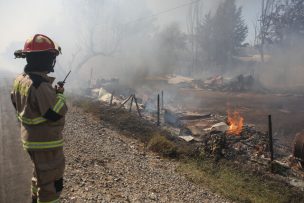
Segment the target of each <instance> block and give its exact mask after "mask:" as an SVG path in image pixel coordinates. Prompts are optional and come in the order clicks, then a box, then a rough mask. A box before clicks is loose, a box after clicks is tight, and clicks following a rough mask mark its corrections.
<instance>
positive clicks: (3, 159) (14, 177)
mask: <svg viewBox="0 0 304 203" xmlns="http://www.w3.org/2000/svg"><path fill="white" fill-rule="evenodd" d="M0 83H1V84H0V180H1V184H0V202H1V203H10V202H28V200H29V199H30V176H31V165H30V160H29V158H28V156H27V154H26V153H25V151H24V150H23V148H22V146H21V142H20V132H19V127H18V123H17V120H16V116H15V111H14V109H13V107H12V105H11V103H10V96H9V86H8V85H7V83H4V82H3V80H2V81H1V82H0Z"/></svg>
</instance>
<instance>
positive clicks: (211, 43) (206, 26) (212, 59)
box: [198, 0, 248, 69]
mask: <svg viewBox="0 0 304 203" xmlns="http://www.w3.org/2000/svg"><path fill="white" fill-rule="evenodd" d="M247 33H248V27H247V25H245V22H244V20H243V18H242V7H237V6H236V4H235V0H225V1H224V2H222V3H221V4H219V6H218V8H217V10H216V13H215V14H214V15H211V13H209V14H207V15H206V16H205V19H204V21H203V23H202V26H201V28H200V29H199V33H198V34H199V36H200V44H201V47H202V50H203V53H207V57H206V58H207V59H208V62H209V63H211V64H212V63H214V64H215V65H216V66H217V67H218V68H221V69H223V68H224V67H225V66H227V64H228V65H229V64H230V65H231V61H232V58H233V56H237V55H238V54H239V50H240V47H242V43H243V42H244V40H245V39H246V37H247Z"/></svg>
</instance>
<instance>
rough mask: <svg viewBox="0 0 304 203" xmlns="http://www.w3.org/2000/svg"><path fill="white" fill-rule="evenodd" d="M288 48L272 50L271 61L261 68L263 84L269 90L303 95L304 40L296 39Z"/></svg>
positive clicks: (260, 73) (274, 48)
mask: <svg viewBox="0 0 304 203" xmlns="http://www.w3.org/2000/svg"><path fill="white" fill-rule="evenodd" d="M293 40H294V42H295V43H294V44H293V45H291V46H288V47H281V46H280V47H278V46H274V47H272V48H271V53H272V55H271V56H270V60H269V61H268V62H267V63H265V64H264V65H263V66H262V67H260V68H259V71H258V73H259V75H260V78H261V80H262V82H263V83H264V84H265V85H267V86H268V87H269V88H272V89H278V90H286V91H296V92H301V93H303V92H304V91H303V87H304V82H303V81H304V52H303V45H304V40H303V38H301V37H294V38H293Z"/></svg>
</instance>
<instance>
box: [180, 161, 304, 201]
mask: <svg viewBox="0 0 304 203" xmlns="http://www.w3.org/2000/svg"><path fill="white" fill-rule="evenodd" d="M178 171H180V172H181V173H183V174H186V177H187V178H189V179H190V180H191V181H193V182H195V183H197V184H202V185H204V186H206V187H208V188H210V189H211V190H213V191H214V192H215V193H219V194H221V195H222V196H224V197H227V198H229V199H231V200H233V201H237V202H258V203H259V202H261V203H264V202H267V203H268V202H304V196H303V194H302V193H301V192H300V191H298V190H296V189H295V188H292V187H291V186H289V185H287V184H285V183H282V182H279V181H275V180H270V179H269V178H265V177H261V176H258V175H256V174H253V173H249V172H244V171H243V170H242V169H241V168H237V167H235V166H231V165H229V164H227V163H225V161H220V162H218V163H215V162H214V161H211V160H204V161H199V162H198V161H196V160H192V161H183V162H181V164H180V166H179V168H178Z"/></svg>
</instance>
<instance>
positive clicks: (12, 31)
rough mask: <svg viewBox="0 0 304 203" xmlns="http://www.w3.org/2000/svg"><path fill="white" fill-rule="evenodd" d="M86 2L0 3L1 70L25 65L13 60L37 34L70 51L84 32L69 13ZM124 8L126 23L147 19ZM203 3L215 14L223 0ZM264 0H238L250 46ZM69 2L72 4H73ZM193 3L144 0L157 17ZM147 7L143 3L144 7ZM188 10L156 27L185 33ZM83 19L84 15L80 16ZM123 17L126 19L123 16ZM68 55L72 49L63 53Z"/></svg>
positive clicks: (35, 0)
mask: <svg viewBox="0 0 304 203" xmlns="http://www.w3.org/2000/svg"><path fill="white" fill-rule="evenodd" d="M81 1H85V0H75V1H67V0H43V1H41V0H27V1H19V0H10V1H6V0H0V26H1V28H2V29H1V33H0V69H1V68H5V67H6V68H11V67H12V68H14V67H16V66H20V65H21V64H23V62H20V60H11V59H13V51H14V50H15V49H17V48H19V49H21V48H22V46H23V44H24V42H25V40H26V39H27V38H28V37H29V36H32V35H34V34H35V33H44V34H46V35H48V36H49V37H51V38H53V39H55V40H56V41H57V42H59V43H60V45H61V46H62V47H68V44H69V43H70V44H72V43H73V40H75V38H74V37H75V32H82V31H81V27H79V29H78V30H76V31H75V29H74V28H73V27H77V26H78V21H79V20H80V19H79V18H78V19H77V18H73V17H71V16H70V15H69V14H68V13H67V12H66V9H67V8H69V9H70V10H73V9H74V10H75V12H76V14H77V12H78V11H77V10H76V9H77V6H75V5H73V4H74V2H81ZM118 1H120V2H123V3H124V5H127V3H129V5H128V6H129V7H130V12H129V13H124V14H123V15H128V16H125V19H128V20H129V19H138V18H144V17H146V16H145V13H140V14H139V15H138V16H136V14H133V15H132V7H134V5H132V2H135V0H118ZM201 1H202V2H203V8H204V11H205V12H207V11H208V10H210V9H211V10H212V9H214V8H215V7H216V5H217V3H218V1H220V0H201ZM260 1H261V0H254V1H253V0H237V4H238V6H242V7H243V16H244V19H245V21H246V23H247V24H248V26H249V35H248V38H247V41H248V42H252V40H253V35H254V30H253V26H252V25H253V22H254V21H255V20H256V17H257V15H258V12H259V7H260ZM70 2H73V4H71V3H70ZM189 2H191V0H165V1H164V0H145V3H146V7H147V8H148V9H150V10H151V13H153V14H158V13H160V12H162V11H166V10H168V9H172V8H175V7H178V6H180V5H184V4H187V3H189ZM143 4H144V3H143ZM188 9H189V7H188V6H184V7H182V8H178V9H175V10H172V11H170V12H166V13H164V14H161V15H157V17H155V23H156V24H157V25H158V26H159V27H160V28H162V27H163V26H165V25H167V24H169V23H171V22H178V23H179V24H180V26H181V28H182V29H183V30H185V31H186V28H187V24H186V16H187V13H188ZM79 16H81V13H80V15H79ZM123 17H124V16H123ZM64 50H66V52H69V49H64Z"/></svg>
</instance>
